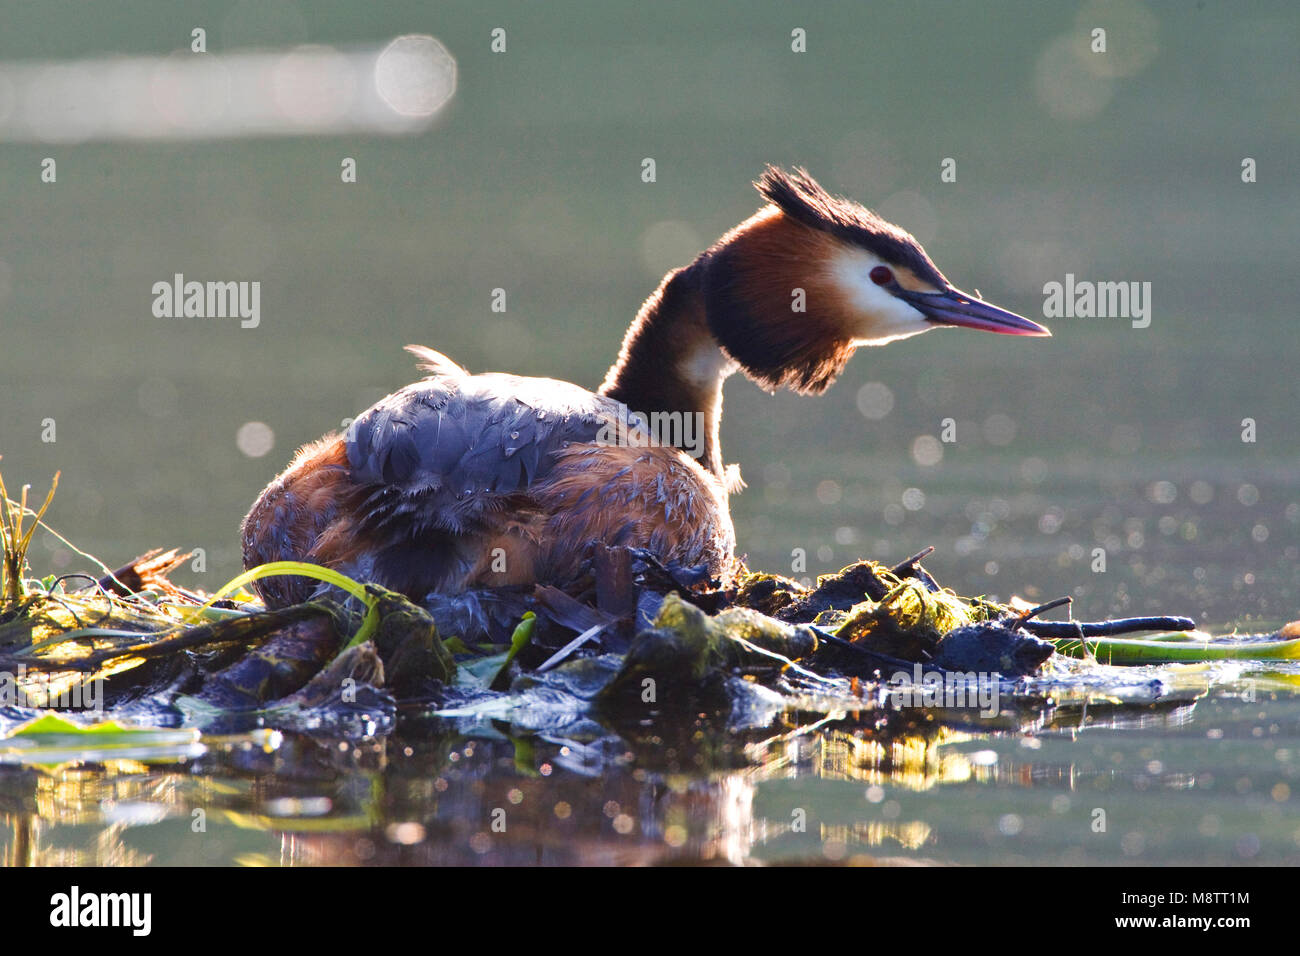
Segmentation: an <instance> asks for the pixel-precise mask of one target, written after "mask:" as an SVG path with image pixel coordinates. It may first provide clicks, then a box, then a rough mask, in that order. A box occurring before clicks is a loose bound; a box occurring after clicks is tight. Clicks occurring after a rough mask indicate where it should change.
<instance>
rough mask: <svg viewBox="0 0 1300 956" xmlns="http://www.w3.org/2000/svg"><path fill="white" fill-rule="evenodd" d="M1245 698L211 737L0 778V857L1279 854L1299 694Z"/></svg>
mask: <svg viewBox="0 0 1300 956" xmlns="http://www.w3.org/2000/svg"><path fill="white" fill-rule="evenodd" d="M1248 697H1249V695H1247V696H1246V697H1243V696H1242V695H1241V694H1240V693H1236V694H1234V693H1217V692H1216V693H1215V694H1214V695H1212V696H1206V697H1201V698H1200V699H1199V700H1198V699H1175V700H1173V701H1169V702H1155V703H1152V704H1149V705H1145V706H1140V707H1134V706H1132V705H1129V706H1126V707H1118V706H1107V705H1105V704H1103V703H1098V702H1096V701H1094V702H1092V703H1091V704H1089V705H1088V706H1087V707H1086V708H1083V707H1068V708H1066V707H1061V708H1056V709H1053V708H1049V709H1048V710H1046V711H1044V712H1043V713H1039V714H1035V715H1028V716H1026V717H1025V718H1024V725H1025V728H1027V729H1028V732H1025V731H1024V730H1023V729H1014V730H1013V729H1008V728H1005V727H1004V728H1002V729H998V730H994V731H992V732H987V731H986V732H981V731H979V730H978V729H977V728H973V727H970V726H957V725H954V724H950V723H945V722H943V721H942V720H934V719H923V718H918V719H913V718H908V719H906V720H905V719H902V717H901V716H899V715H889V716H886V717H884V718H882V717H881V715H880V714H878V713H861V714H859V715H858V716H857V718H856V719H855V717H854V716H853V715H852V714H845V715H842V716H837V717H830V718H828V717H825V716H820V715H806V716H801V715H798V714H785V715H784V716H782V717H781V718H780V719H779V720H777V721H776V722H775V723H774V724H773V725H772V726H769V727H765V728H762V729H751V730H747V731H741V732H736V731H734V730H730V731H729V730H728V729H727V728H726V727H724V726H719V725H717V724H715V723H713V722H711V721H709V720H705V719H699V720H696V721H694V722H689V721H688V722H686V723H685V725H684V726H681V727H679V728H678V729H676V730H674V731H667V732H666V731H665V730H664V729H663V728H662V727H657V726H640V725H638V726H633V727H630V728H620V729H619V731H618V733H617V734H614V733H608V732H606V733H604V734H602V735H600V736H590V737H587V738H585V739H577V738H567V737H560V736H555V735H535V734H530V733H526V732H522V731H518V730H517V729H515V728H512V727H511V726H510V725H508V724H506V723H501V722H497V723H493V724H490V725H484V726H479V727H475V728H473V729H472V730H471V731H469V732H462V731H458V730H456V729H455V728H454V727H453V726H451V725H447V724H442V723H440V722H437V721H433V720H430V719H427V718H424V719H420V718H415V719H408V720H406V721H404V722H403V723H402V724H401V725H400V726H399V728H398V731H397V732H396V733H394V734H392V735H389V736H387V737H382V738H369V739H364V740H360V741H347V740H339V739H327V738H318V737H309V736H302V735H290V734H286V735H283V736H281V735H279V734H270V733H265V732H263V733H260V734H254V735H242V736H231V737H213V738H205V740H204V743H205V745H206V746H207V748H208V749H207V752H206V753H205V754H204V755H203V756H201V757H199V758H197V759H194V760H190V761H182V762H170V763H167V764H164V765H161V766H149V765H146V764H142V763H138V762H135V761H111V762H108V763H105V764H103V765H100V766H81V767H75V766H63V767H7V768H4V769H3V770H0V852H2V853H3V859H4V862H5V864H6V865H65V864H79V865H97V866H100V865H114V866H117V865H149V864H181V865H184V864H196V863H206V864H214V863H238V864H245V865H319V864H348V865H353V864H355V865H376V864H382V865H447V864H454V865H506V864H515V865H518V864H527V865H532V864H545V865H571V864H596V865H606V864H616V865H627V864H664V863H676V862H688V863H705V864H709V863H718V864H747V863H756V862H760V863H761V862H783V861H801V862H808V861H815V862H832V863H836V862H850V863H897V862H908V863H917V862H942V863H949V862H957V863H977V862H988V863H993V862H1024V861H1030V862H1042V863H1117V862H1121V863H1122V862H1145V863H1152V862H1155V863H1163V862H1219V863H1234V862H1235V863H1243V862H1253V863H1286V862H1296V861H1297V859H1300V852H1298V850H1297V842H1296V841H1297V836H1300V831H1297V821H1296V819H1295V813H1294V808H1293V805H1292V803H1291V789H1292V788H1293V787H1294V786H1296V784H1295V782H1294V778H1295V776H1296V763H1295V762H1294V761H1295V760H1296V757H1297V756H1298V755H1300V746H1298V745H1297V741H1296V739H1295V734H1294V730H1293V729H1291V728H1294V726H1295V725H1296V721H1295V717H1296V715H1297V712H1298V708H1297V705H1296V701H1295V700H1294V698H1292V697H1291V696H1290V695H1289V694H1282V695H1276V694H1271V693H1270V694H1261V695H1260V697H1259V699H1256V700H1250V699H1248ZM931 716H933V715H931ZM1284 727H1285V728H1287V730H1285V731H1283V729H1282V728H1284ZM1098 819H1104V822H1105V826H1104V827H1103V828H1100V829H1099V828H1098V826H1097V821H1098Z"/></svg>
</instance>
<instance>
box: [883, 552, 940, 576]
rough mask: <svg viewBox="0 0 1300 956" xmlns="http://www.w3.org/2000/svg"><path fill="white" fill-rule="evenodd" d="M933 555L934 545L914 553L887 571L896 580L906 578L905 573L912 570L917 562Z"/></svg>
mask: <svg viewBox="0 0 1300 956" xmlns="http://www.w3.org/2000/svg"><path fill="white" fill-rule="evenodd" d="M933 553H934V545H930V546H929V547H928V548H925V549H923V550H921V551H918V552H916V554H914V555H912V556H911V557H910V558H908V559H907V560H906V561H900V562H898V564H896V565H894V566H893V567H892V568H890V569H889V573H890V574H892V575H893V576H894V577H896V578H905V577H907V576H908V575H907V574H906V573H905V572H907V571H909V570H914V569H915V568H916V564H917V562H918V561H920V560H921V559H922V558H928V557H929V556H930V555H932V554H933Z"/></svg>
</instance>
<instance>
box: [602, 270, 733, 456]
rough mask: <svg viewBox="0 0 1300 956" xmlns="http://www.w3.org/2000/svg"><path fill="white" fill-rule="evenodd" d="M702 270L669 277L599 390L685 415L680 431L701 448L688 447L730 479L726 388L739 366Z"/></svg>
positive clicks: (635, 407)
mask: <svg viewBox="0 0 1300 956" xmlns="http://www.w3.org/2000/svg"><path fill="white" fill-rule="evenodd" d="M699 273H700V270H699V269H698V268H697V267H695V266H687V267H686V268H684V269H677V270H675V271H673V272H670V273H669V274H668V275H667V276H665V277H664V280H663V282H662V283H660V285H659V288H658V289H656V290H655V291H654V293H653V294H652V295H651V296H650V298H648V299H646V301H645V303H644V304H643V305H642V306H641V310H640V311H639V312H638V313H637V317H636V319H635V320H634V321H633V322H632V324H631V326H629V327H628V330H627V334H626V335H625V336H624V337H623V346H622V348H621V349H620V350H619V353H618V361H616V362H615V363H614V364H613V366H611V367H610V370H609V372H608V373H607V374H606V375H605V381H604V382H603V383H602V384H601V386H600V393H601V394H602V395H607V396H608V397H610V398H612V399H614V400H615V401H618V402H621V403H622V404H624V405H626V406H627V408H628V410H629V411H631V412H636V413H640V414H642V415H646V416H650V415H653V414H655V413H656V412H668V413H675V414H678V415H681V416H683V418H682V419H681V421H680V422H679V423H678V424H677V426H676V427H679V428H682V429H684V430H683V431H682V432H681V434H683V435H689V436H693V437H696V444H695V447H693V448H692V447H688V448H684V449H683V450H685V451H686V452H687V453H688V454H691V453H694V452H696V451H698V452H700V455H699V462H700V465H701V466H702V467H704V468H705V469H706V470H707V471H709V472H711V473H712V474H713V475H714V476H716V477H717V478H718V479H719V480H720V481H723V482H726V481H727V480H728V479H727V474H726V469H725V467H724V466H723V464H722V449H721V448H720V446H719V444H718V431H719V425H720V423H721V421H722V385H723V383H724V382H725V381H726V380H727V377H728V376H730V375H731V374H732V373H733V372H735V371H736V370H737V368H738V366H737V365H736V363H735V361H734V360H732V359H731V358H730V357H729V356H727V355H726V354H725V353H724V352H723V351H722V348H721V346H719V345H718V342H717V340H716V339H715V338H714V337H713V334H712V333H711V332H710V331H709V323H708V319H707V316H706V313H705V308H704V295H703V293H702V290H701V288H700V281H699ZM686 416H690V418H689V420H688V419H687V418H686ZM687 429H688V430H687ZM700 437H702V440H700Z"/></svg>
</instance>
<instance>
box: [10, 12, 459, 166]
mask: <svg viewBox="0 0 1300 956" xmlns="http://www.w3.org/2000/svg"><path fill="white" fill-rule="evenodd" d="M455 92H456V61H455V60H454V59H453V58H452V56H451V54H450V53H448V52H447V50H446V48H445V47H444V46H443V45H442V44H441V43H439V42H438V41H437V40H436V39H434V38H433V37H431V36H416V35H411V36H403V37H398V38H396V39H395V40H393V41H392V42H391V43H389V44H388V45H386V46H384V47H382V48H381V47H367V48H350V49H345V50H337V49H334V48H332V47H326V46H300V47H295V48H293V49H288V50H252V49H250V50H241V51H236V52H232V53H226V54H216V53H189V52H182V53H173V54H171V55H169V56H161V57H124V56H118V57H108V58H104V59H98V60H75V61H62V62H29V61H18V62H15V61H9V62H0V141H8V142H44V143H81V142H89V141H97V140H98V141H103V140H109V141H112V140H202V139H242V138H246V137H254V136H305V135H334V134H340V133H377V134H380V135H386V136H398V135H406V134H411V133H418V132H421V131H422V130H424V129H427V128H428V127H429V125H430V124H431V123H432V122H433V119H434V117H435V116H436V114H437V113H438V111H439V110H440V109H442V107H444V106H445V105H446V104H447V102H448V101H449V100H450V99H451V98H452V96H453V95H454V94H455Z"/></svg>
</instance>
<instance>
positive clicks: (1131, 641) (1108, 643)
mask: <svg viewBox="0 0 1300 956" xmlns="http://www.w3.org/2000/svg"><path fill="white" fill-rule="evenodd" d="M1054 643H1055V644H1056V651H1057V653H1058V654H1066V655H1068V656H1070V657H1093V656H1095V657H1096V659H1097V660H1098V661H1100V662H1101V663H1103V664H1120V665H1124V664H1178V663H1198V662H1201V661H1224V660H1234V661H1278V660H1297V659H1300V638H1293V639H1291V640H1281V641H1278V640H1268V639H1262V640H1243V639H1241V638H1230V637H1211V636H1210V635H1208V634H1205V633H1203V632H1200V631H1184V632H1172V633H1169V634H1154V635H1152V636H1150V637H1146V638H1119V637H1109V638H1107V637H1102V638H1091V637H1090V638H1087V639H1085V641H1084V643H1083V644H1081V643H1080V641H1079V640H1078V638H1069V639H1058V640H1056V641H1055V642H1054ZM1084 644H1086V645H1087V646H1086V648H1085V646H1084Z"/></svg>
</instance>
